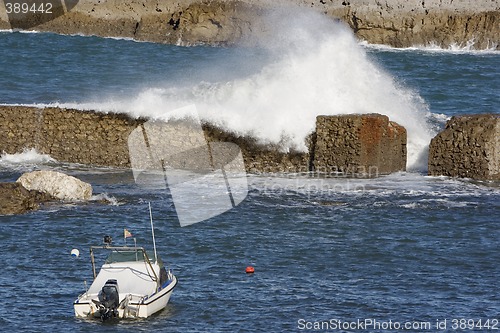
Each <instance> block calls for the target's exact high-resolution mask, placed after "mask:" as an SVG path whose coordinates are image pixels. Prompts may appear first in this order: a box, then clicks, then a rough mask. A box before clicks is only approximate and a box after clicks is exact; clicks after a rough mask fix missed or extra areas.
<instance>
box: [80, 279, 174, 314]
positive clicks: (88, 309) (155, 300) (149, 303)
mask: <svg viewBox="0 0 500 333" xmlns="http://www.w3.org/2000/svg"><path fill="white" fill-rule="evenodd" d="M172 277H173V278H172V280H171V282H170V283H169V284H168V285H167V286H165V287H164V288H163V289H161V290H160V291H158V292H156V293H154V294H153V295H150V296H149V297H147V296H145V295H133V294H126V293H124V294H120V306H119V307H118V309H117V311H118V315H117V317H118V318H147V317H149V316H151V315H153V314H154V313H156V312H158V311H160V310H162V309H164V308H165V307H166V306H167V304H168V302H169V300H170V296H171V295H172V292H173V290H174V288H175V286H176V285H177V278H176V277H175V276H172ZM93 300H98V295H97V294H86V293H85V294H82V295H81V296H80V297H78V299H77V300H76V301H75V302H74V303H73V307H74V310H75V316H76V317H82V318H94V317H95V318H100V311H99V308H98V306H97V305H96V303H95V302H94V301H93Z"/></svg>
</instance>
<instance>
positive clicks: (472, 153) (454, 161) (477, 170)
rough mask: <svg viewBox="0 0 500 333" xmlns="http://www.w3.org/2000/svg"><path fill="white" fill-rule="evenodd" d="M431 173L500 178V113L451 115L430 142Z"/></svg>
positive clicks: (474, 177) (434, 174)
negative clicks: (441, 129) (442, 128)
mask: <svg viewBox="0 0 500 333" xmlns="http://www.w3.org/2000/svg"><path fill="white" fill-rule="evenodd" d="M428 172H429V175H431V176H441V175H443V176H450V177H462V178H463V177H466V178H473V179H479V180H500V115H498V114H482V115H467V116H456V117H452V118H451V119H450V120H449V121H448V122H447V123H446V127H445V129H444V130H443V131H442V132H440V133H439V134H438V135H437V136H436V137H434V138H433V139H432V140H431V143H430V145H429V164H428Z"/></svg>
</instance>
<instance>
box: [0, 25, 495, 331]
mask: <svg viewBox="0 0 500 333" xmlns="http://www.w3.org/2000/svg"><path fill="white" fill-rule="evenodd" d="M337 33H338V34H340V35H338V36H336V37H338V38H337V39H338V40H342V38H344V37H345V38H347V41H346V42H345V44H340V45H335V44H333V45H332V44H331V43H326V44H325V40H319V41H317V43H316V44H314V45H309V44H308V47H311V48H313V49H314V52H313V54H311V53H308V52H304V50H303V49H299V50H296V49H294V48H293V45H292V46H288V45H287V46H286V48H287V49H291V51H290V52H289V53H285V55H284V56H283V54H280V52H276V50H273V49H271V50H269V49H266V48H258V47H257V48H250V49H249V48H229V49H227V48H210V47H202V46H200V47H189V48H185V47H176V46H168V45H157V44H150V43H136V42H133V41H128V40H114V39H102V38H96V37H81V36H58V35H53V34H24V33H11V32H2V33H0V92H1V94H0V103H2V104H27V105H47V104H56V105H61V106H72V107H80V108H82V109H86V108H95V109H102V110H104V111H126V112H129V113H131V114H132V115H143V114H150V115H156V116H158V114H159V112H161V111H162V110H164V109H169V108H174V107H178V106H182V105H185V104H187V103H189V102H191V103H194V104H196V105H197V106H198V108H199V111H200V114H201V116H202V117H205V118H206V119H209V120H210V119H211V120H218V121H220V122H219V124H222V125H224V126H228V127H229V128H233V129H237V130H239V131H241V132H246V131H249V130H253V131H254V132H255V133H257V134H258V135H260V136H261V138H262V140H263V141H266V140H267V141H273V140H274V139H275V138H274V137H273V133H271V131H270V129H272V128H266V124H264V123H269V122H270V123H271V124H275V125H276V128H285V129H286V128H293V129H294V130H295V132H301V131H304V132H305V131H307V126H308V125H307V124H308V121H309V118H310V117H305V116H304V117H302V115H303V113H307V112H311V113H312V114H313V115H314V114H315V113H316V114H321V113H322V112H323V111H324V110H326V111H325V112H328V113H330V114H335V113H342V112H341V111H340V110H339V109H336V108H335V107H331V108H329V105H330V104H335V105H336V106H338V107H339V108H342V109H349V108H353V109H355V110H353V111H352V112H355V111H359V112H362V111H363V110H364V108H365V107H366V106H365V105H364V104H363V103H361V102H360V101H359V100H360V99H362V98H365V99H366V100H368V101H369V103H370V105H371V106H372V107H373V108H374V109H375V110H374V111H375V112H379V113H384V114H388V115H389V116H390V117H391V118H398V117H399V119H403V121H404V119H410V121H411V122H413V123H415V122H417V121H416V120H414V119H420V120H419V121H421V122H420V123H418V124H417V125H418V126H414V127H412V132H411V134H410V135H411V138H412V140H413V142H414V145H413V151H410V154H411V155H413V162H412V163H413V166H414V167H413V169H412V171H410V172H402V173H396V174H392V175H389V176H383V177H379V178H376V179H360V178H343V177H333V178H325V177H321V176H316V175H301V176H297V175H248V183H249V193H248V196H247V198H246V199H245V200H244V201H243V202H242V203H241V204H240V205H239V206H237V207H236V208H234V209H232V210H230V211H227V212H226V213H223V214H221V215H218V216H216V217H214V218H212V219H209V220H207V221H204V222H201V223H197V224H194V225H191V226H189V227H184V228H181V227H180V226H179V223H178V221H177V217H176V212H175V209H174V205H173V202H172V199H171V197H170V196H169V194H168V193H167V192H165V191H163V190H150V189H145V188H142V187H140V186H138V185H137V184H136V183H135V182H134V178H133V176H132V172H131V170H124V169H112V168H93V167H88V166H82V165H74V164H65V163H60V162H57V161H53V160H51V159H50V158H49V157H44V156H40V155H38V154H35V153H33V152H31V153H30V152H27V153H26V154H24V155H15V156H11V155H6V154H3V155H2V157H1V159H0V181H14V180H15V179H17V177H18V176H19V175H20V174H22V173H23V172H26V171H29V170H35V169H51V170H60V171H64V172H67V173H69V174H71V175H74V176H77V177H79V178H81V179H82V180H85V181H88V182H90V183H91V184H92V185H93V187H94V192H95V194H96V197H95V200H93V201H91V202H90V203H87V204H69V203H68V204H51V205H47V206H45V207H43V209H41V210H39V211H36V212H32V213H28V214H25V215H22V216H0V244H1V245H2V246H3V251H1V254H0V259H1V261H2V262H3V263H4V264H3V270H2V274H0V285H1V286H2V288H1V295H2V299H3V301H2V302H1V304H0V309H1V310H2V311H1V313H2V315H1V316H0V329H1V330H2V331H19V332H42V331H60V330H62V329H63V330H72V331H75V332H90V331H107V332H124V331H152V330H161V331H169V332H207V331H208V332H236V331H242V332H247V331H255V332H256V331H259V332H262V331H269V332H288V331H306V330H307V328H310V327H312V328H314V327H318V326H315V325H323V326H321V327H320V328H321V329H320V330H318V331H328V330H329V331H338V332H355V331H358V329H359V330H361V329H363V331H367V332H381V331H386V332H391V331H403V330H402V329H399V330H397V329H395V327H396V326H395V325H396V323H399V324H401V325H404V324H405V323H410V324H412V325H415V326H413V327H414V328H413V329H411V330H407V331H413V332H422V331H434V332H435V331H453V330H454V329H453V328H454V326H453V325H454V324H456V325H459V326H458V327H457V328H458V329H459V330H460V328H462V331H468V332H482V331H486V329H485V327H484V326H483V327H482V329H481V327H480V326H478V325H477V324H478V322H479V320H481V324H482V325H484V323H485V322H486V321H487V320H489V323H490V328H492V327H493V325H494V323H495V321H496V322H497V324H496V326H495V327H496V328H497V329H500V324H498V320H499V319H500V318H499V309H500V308H499V304H500V292H499V282H498V281H499V280H498V276H499V275H500V268H499V265H498V263H499V262H500V254H499V253H500V252H499V249H500V246H499V242H500V241H499V239H500V231H499V230H500V228H499V227H500V218H499V216H500V188H499V185H498V184H497V183H491V182H479V181H472V180H468V179H464V180H457V179H449V178H445V177H428V176H426V175H425V167H422V166H423V165H425V147H424V146H425V142H426V140H428V138H430V137H432V134H433V133H435V131H436V130H438V129H440V128H442V126H443V124H444V121H445V119H446V118H447V117H449V116H452V115H456V114H465V113H486V112H494V113H498V112H499V109H498V105H499V103H498V102H499V97H498V91H499V86H500V85H499V80H500V75H499V74H500V73H499V69H498V61H499V55H498V54H497V53H491V52H474V51H470V50H462V51H443V50H441V51H436V50H424V49H412V50H393V49H386V48H381V47H374V46H369V47H362V46H359V45H357V44H355V45H354V44H353V43H352V42H350V41H349V38H350V37H348V36H347V37H346V36H344V35H343V34H344V32H342V31H340V32H337ZM340 37H342V38H340ZM326 41H327V42H328V41H330V40H329V39H326ZM292 44H293V43H292ZM279 50H282V49H281V48H280V49H279ZM277 53H278V54H279V55H277ZM327 59H330V61H331V62H332V63H336V64H337V65H335V66H334V65H332V63H326V62H325V61H326V60H327ZM352 59H355V62H352ZM347 65H349V66H350V68H347V71H344V67H345V66H347ZM358 65H359V66H358ZM360 68H361V69H362V70H360ZM317 73H322V75H321V76H320V75H317ZM280 75H281V76H280ZM294 80H295V81H294ZM299 82H305V83H306V85H305V86H304V85H301V84H299ZM262 87H265V89H263V88H262ZM309 88H311V89H309ZM304 89H305V90H304ZM267 92H272V94H270V95H266V93H267ZM311 96H312V97H311ZM363 96H364V97H363ZM288 100H291V102H290V103H288V102H287V101H288ZM266 101H268V102H269V104H270V106H268V105H267V104H266V103H264V102H266ZM252 102H255V103H256V104H255V105H253V106H254V107H259V108H262V109H264V110H265V112H264V113H262V114H258V116H259V117H254V116H253V115H252V114H250V113H249V112H250V111H251V108H247V107H246V106H247V105H248V104H251V103H252ZM293 104H297V105H299V106H300V108H297V109H294V108H293V107H294V105H293ZM280 105H281V106H286V107H284V108H282V109H280V108H279V106H280ZM304 105H309V106H310V108H309V109H312V110H308V111H307V112H306V111H303V113H301V112H300V110H301V109H304V107H303V106H304ZM127 106H128V108H127ZM251 106H252V105H251ZM216 107H217V108H218V110H221V111H220V114H222V116H221V118H216V117H214V113H213V112H212V111H211V110H212V109H214V108H216ZM322 107H325V108H324V109H320V108H322ZM384 107H386V108H385V109H384ZM315 108H316V109H315ZM318 109H319V110H318ZM230 110H233V111H234V114H231V113H229V111H230ZM270 110H275V113H271V111H270ZM370 111H372V110H370ZM345 112H347V110H346V111H345ZM233 115H234V117H233ZM273 115H274V116H273ZM255 118H261V119H260V121H262V122H263V123H262V124H261V125H262V126H260V124H259V122H258V121H259V119H257V120H255ZM246 119H248V121H242V120H246ZM297 122H301V123H303V124H297ZM302 125H304V126H305V127H304V126H302ZM410 125H411V124H408V126H410ZM245 126H248V127H245ZM287 126H288V127H287ZM259 128H261V131H259ZM278 139H279V138H278ZM422 142H424V143H422ZM293 144H294V138H292V139H291V140H290V145H292V146H293ZM427 144H428V142H427ZM422 147H424V148H422ZM423 161H424V162H423ZM195 195H196V193H193V197H194V196H195ZM103 197H104V198H107V199H108V200H110V203H102V202H100V201H99V199H101V198H103ZM148 202H151V203H152V207H153V214H154V217H155V227H156V238H157V245H158V251H159V253H160V254H161V255H162V257H163V259H164V261H166V262H167V263H168V264H169V265H170V267H171V268H173V270H174V273H175V274H176V275H177V277H178V279H179V284H178V286H177V288H176V289H175V291H174V294H173V296H172V299H171V301H170V303H169V305H168V306H167V308H166V309H165V310H164V311H162V312H161V313H159V314H157V315H155V316H153V317H152V318H149V319H146V320H126V321H122V322H120V323H114V324H102V323H100V322H98V321H87V320H82V319H77V318H75V317H74V314H73V307H72V302H73V301H74V299H75V298H76V297H77V296H78V294H79V293H81V292H83V291H84V288H85V287H84V282H83V281H84V280H87V282H88V283H90V282H91V269H90V262H89V255H88V247H89V246H90V245H94V244H96V243H100V242H101V237H102V236H103V235H105V234H109V235H112V236H113V237H114V239H115V242H116V243H117V244H120V243H122V242H123V239H121V237H122V236H121V235H123V228H127V229H128V230H130V231H131V232H132V233H133V234H134V235H135V237H136V238H137V241H138V243H139V244H143V245H145V246H147V247H149V248H151V246H152V245H151V240H150V233H149V216H148V210H147V203H148ZM194 204H196V203H194ZM73 248H78V249H79V250H80V252H81V256H80V257H79V258H77V259H74V258H72V257H71V256H70V251H71V249H73ZM249 265H251V266H254V267H255V273H254V274H253V275H247V274H246V273H245V267H246V266H249ZM445 319H446V320H447V321H446V323H445V324H446V327H443V323H444V320H445ZM358 320H359V321H361V322H363V323H364V322H365V321H366V323H370V322H371V323H378V325H379V326H359V325H358V326H350V327H348V328H346V329H338V328H339V326H340V324H339V323H340V322H347V323H351V322H357V321H358ZM454 320H456V321H454ZM460 320H467V323H465V322H464V321H460ZM468 320H474V322H473V324H475V325H474V326H473V327H472V328H471V327H470V326H466V327H465V326H462V327H460V324H463V325H470V324H471V322H469V321H468ZM438 322H439V323H440V324H441V327H440V328H441V329H438V327H437V326H436V325H437V323H438ZM325 323H326V324H325ZM390 323H393V324H392V325H393V326H389V325H390ZM464 323H465V324H464ZM427 324H429V325H430V326H426V325H427ZM418 325H424V326H420V327H417V326H418ZM464 327H465V328H464ZM444 328H446V329H444Z"/></svg>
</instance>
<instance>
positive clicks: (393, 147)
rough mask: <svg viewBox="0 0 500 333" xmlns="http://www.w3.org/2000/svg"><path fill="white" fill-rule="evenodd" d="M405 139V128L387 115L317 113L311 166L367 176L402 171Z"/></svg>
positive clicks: (334, 171)
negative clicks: (329, 114) (328, 114)
mask: <svg viewBox="0 0 500 333" xmlns="http://www.w3.org/2000/svg"><path fill="white" fill-rule="evenodd" d="M406 140H407V138H406V129H405V128H404V127H402V126H400V125H398V124H397V123H395V122H392V121H389V118H388V117H387V116H383V115H379V114H366V115H340V116H318V117H317V118H316V145H315V149H314V161H313V164H314V169H315V170H316V171H318V172H323V173H343V174H364V175H367V176H370V177H375V176H378V175H379V174H388V173H391V172H397V171H403V170H405V169H406Z"/></svg>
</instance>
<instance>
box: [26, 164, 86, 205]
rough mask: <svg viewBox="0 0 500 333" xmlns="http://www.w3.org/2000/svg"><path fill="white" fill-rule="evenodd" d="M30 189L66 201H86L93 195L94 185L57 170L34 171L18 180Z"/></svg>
mask: <svg viewBox="0 0 500 333" xmlns="http://www.w3.org/2000/svg"><path fill="white" fill-rule="evenodd" d="M17 183H19V184H21V185H22V186H23V187H24V188H26V189H28V190H35V191H38V192H42V193H46V194H48V195H50V196H51V197H53V198H56V199H59V200H64V201H85V200H89V199H90V198H91V197H92V186H91V185H90V184H88V183H85V182H83V181H81V180H79V179H77V178H75V177H72V176H68V175H66V174H64V173H61V172H56V171H45V170H43V171H33V172H29V173H25V174H23V175H22V176H21V177H19V179H18V180H17Z"/></svg>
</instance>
